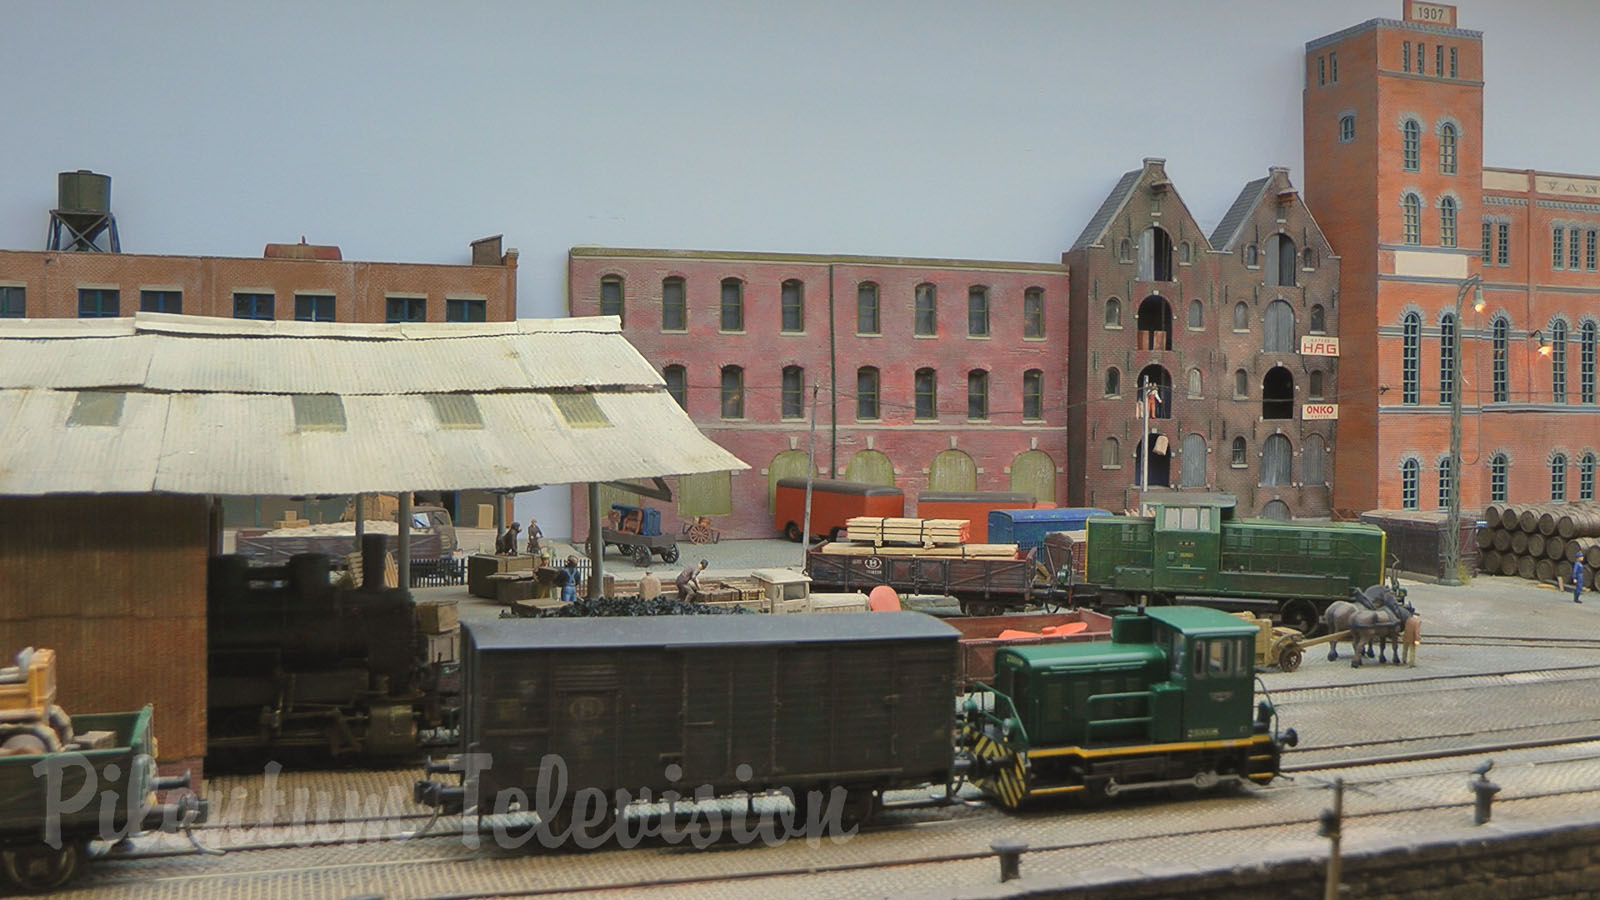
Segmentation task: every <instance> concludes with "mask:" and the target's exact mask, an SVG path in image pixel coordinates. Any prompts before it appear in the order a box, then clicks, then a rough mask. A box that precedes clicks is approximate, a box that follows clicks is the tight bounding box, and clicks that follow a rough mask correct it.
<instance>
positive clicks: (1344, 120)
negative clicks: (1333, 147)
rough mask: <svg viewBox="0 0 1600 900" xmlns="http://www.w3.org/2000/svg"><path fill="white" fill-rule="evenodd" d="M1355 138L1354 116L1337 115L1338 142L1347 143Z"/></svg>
mask: <svg viewBox="0 0 1600 900" xmlns="http://www.w3.org/2000/svg"><path fill="white" fill-rule="evenodd" d="M1355 139H1356V117H1355V116H1354V115H1353V114H1352V115H1347V116H1340V117H1339V143H1341V144H1348V143H1349V142H1351V141H1353V140H1355Z"/></svg>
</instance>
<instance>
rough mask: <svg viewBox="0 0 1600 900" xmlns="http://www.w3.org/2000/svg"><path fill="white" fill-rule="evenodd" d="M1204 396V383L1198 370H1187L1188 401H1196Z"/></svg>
mask: <svg viewBox="0 0 1600 900" xmlns="http://www.w3.org/2000/svg"><path fill="white" fill-rule="evenodd" d="M1203 396H1205V381H1204V379H1203V378H1201V376H1200V370H1199V369H1190V370H1189V399H1190V400H1198V399H1200V398H1201V397H1203Z"/></svg>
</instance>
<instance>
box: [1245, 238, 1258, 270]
mask: <svg viewBox="0 0 1600 900" xmlns="http://www.w3.org/2000/svg"><path fill="white" fill-rule="evenodd" d="M1260 260H1261V251H1260V250H1259V249H1258V248H1257V247H1256V245H1255V244H1246V245H1245V248H1244V264H1245V265H1246V266H1247V267H1250V268H1254V267H1255V266H1257V265H1259V264H1260Z"/></svg>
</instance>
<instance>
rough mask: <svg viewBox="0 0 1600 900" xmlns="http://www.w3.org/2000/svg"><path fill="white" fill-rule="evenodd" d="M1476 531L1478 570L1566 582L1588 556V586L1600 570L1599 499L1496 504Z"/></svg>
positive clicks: (1486, 572)
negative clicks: (1576, 563)
mask: <svg viewBox="0 0 1600 900" xmlns="http://www.w3.org/2000/svg"><path fill="white" fill-rule="evenodd" d="M1483 518H1484V521H1485V523H1486V524H1485V526H1484V527H1483V528H1481V529H1479V531H1478V550H1479V559H1480V565H1479V570H1480V571H1482V572H1483V573H1484V574H1486V575H1509V576H1517V577H1521V578H1527V579H1531V580H1534V581H1541V582H1546V583H1558V584H1561V585H1566V584H1567V583H1568V580H1569V579H1570V578H1571V577H1572V564H1573V563H1574V562H1576V561H1577V559H1578V555H1579V554H1580V553H1581V554H1583V557H1584V584H1585V586H1586V587H1588V588H1590V589H1593V588H1594V586H1595V578H1596V575H1597V569H1600V565H1597V564H1600V502H1594V501H1579V502H1574V503H1547V504H1526V505H1524V504H1518V505H1508V504H1495V505H1491V506H1489V507H1487V508H1485V509H1484V512H1483Z"/></svg>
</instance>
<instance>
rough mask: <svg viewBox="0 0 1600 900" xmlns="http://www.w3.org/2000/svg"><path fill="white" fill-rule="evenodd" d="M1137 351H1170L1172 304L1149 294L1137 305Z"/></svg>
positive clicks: (1163, 298)
mask: <svg viewBox="0 0 1600 900" xmlns="http://www.w3.org/2000/svg"><path fill="white" fill-rule="evenodd" d="M1138 324H1139V349H1140V350H1171V349H1172V304H1170V303H1168V302H1167V300H1166V298H1165V297H1161V296H1158V295H1156V294H1151V295H1150V296H1148V297H1146V298H1144V302H1143V303H1140V304H1139V316H1138Z"/></svg>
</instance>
